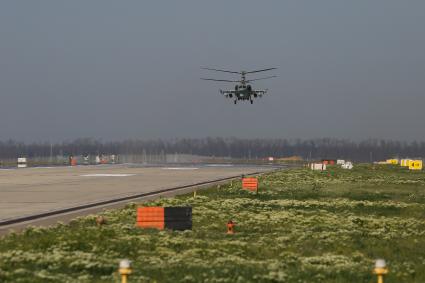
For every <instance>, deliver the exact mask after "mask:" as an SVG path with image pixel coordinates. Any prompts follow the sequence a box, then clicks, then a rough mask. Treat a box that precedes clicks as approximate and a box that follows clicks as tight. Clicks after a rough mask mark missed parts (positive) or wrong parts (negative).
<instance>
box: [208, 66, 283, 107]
mask: <svg viewBox="0 0 425 283" xmlns="http://www.w3.org/2000/svg"><path fill="white" fill-rule="evenodd" d="M201 69H203V70H210V71H216V72H223V73H230V74H239V75H241V79H240V80H217V79H206V78H201V80H205V81H215V82H228V83H238V84H237V85H235V90H221V89H220V93H221V94H223V95H224V96H226V97H228V98H234V103H235V104H236V103H237V102H238V100H249V101H250V102H251V104H253V103H254V101H253V98H257V97H262V96H263V95H264V94H266V93H267V91H268V90H267V89H263V90H262V89H258V90H257V89H252V86H251V85H250V83H251V82H253V81H259V80H265V79H270V78H275V77H276V76H269V77H264V78H258V79H249V80H247V79H246V75H247V74H252V73H259V72H265V71H270V70H275V69H277V68H268V69H262V70H255V71H240V72H237V71H228V70H220V69H213V68H201Z"/></svg>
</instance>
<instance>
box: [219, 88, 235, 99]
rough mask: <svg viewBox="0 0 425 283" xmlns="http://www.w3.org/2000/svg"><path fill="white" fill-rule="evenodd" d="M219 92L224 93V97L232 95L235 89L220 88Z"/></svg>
mask: <svg viewBox="0 0 425 283" xmlns="http://www.w3.org/2000/svg"><path fill="white" fill-rule="evenodd" d="M220 93H221V94H222V95H224V96H225V97H233V96H234V95H235V94H236V91H234V90H221V89H220Z"/></svg>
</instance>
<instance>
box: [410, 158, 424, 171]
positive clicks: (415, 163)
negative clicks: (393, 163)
mask: <svg viewBox="0 0 425 283" xmlns="http://www.w3.org/2000/svg"><path fill="white" fill-rule="evenodd" d="M409 170H422V160H412V161H411V162H410V163H409Z"/></svg>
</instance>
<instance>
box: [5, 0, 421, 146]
mask: <svg viewBox="0 0 425 283" xmlns="http://www.w3.org/2000/svg"><path fill="white" fill-rule="evenodd" d="M424 13H425V1H413V0H412V1H400V0H397V1H392V0H381V1H377V0H376V1H366V0H365V1H361V0H360V1H341V0H335V1H324V0H322V1H315V0H312V1H302V0H294V1H282V0H280V1H246V0H245V1H199V0H197V1H184V0H182V1H105V0H102V1H75V0H74V1H57V0H55V1H53V0H52V1H41V0H40V1H12V0H10V1H1V3H0V139H3V140H4V139H8V138H13V139H18V140H23V141H49V140H53V141H60V140H69V139H73V138H77V137H94V138H101V139H103V140H116V139H124V138H144V139H149V138H173V137H205V136H235V137H247V138H261V137H276V138H280V137H282V138H315V137H328V136H330V137H337V138H351V139H356V140H358V139H364V138H391V139H404V140H412V139H419V140H425V130H424V120H425V113H424V109H425V15H424ZM201 66H210V67H215V68H226V69H234V70H241V69H248V70H249V69H257V68H266V67H278V68H279V69H278V70H277V71H275V72H271V73H270V75H272V74H276V75H278V76H279V77H278V78H276V79H271V80H264V81H259V82H257V83H255V84H254V87H256V88H268V89H269V91H270V92H269V94H268V96H267V97H264V98H263V99H259V100H256V101H255V102H254V104H253V105H250V104H249V103H239V104H238V105H234V104H233V102H232V101H231V100H230V99H225V98H224V97H222V96H221V95H220V94H219V92H218V90H219V88H222V89H223V88H226V86H227V87H229V88H233V87H234V86H233V85H231V84H230V85H229V84H226V83H216V82H208V81H201V80H200V79H199V78H200V77H214V78H222V79H237V78H238V77H237V76H232V75H230V74H229V75H227V74H224V73H223V74H220V73H213V72H207V71H203V70H200V67H201ZM262 75H266V74H260V75H259V76H262ZM254 77H255V76H250V78H254Z"/></svg>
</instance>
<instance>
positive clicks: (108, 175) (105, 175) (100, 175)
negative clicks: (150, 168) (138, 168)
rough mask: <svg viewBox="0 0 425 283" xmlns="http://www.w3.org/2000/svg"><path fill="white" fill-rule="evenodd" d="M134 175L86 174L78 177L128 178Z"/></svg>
mask: <svg viewBox="0 0 425 283" xmlns="http://www.w3.org/2000/svg"><path fill="white" fill-rule="evenodd" d="M134 175H136V174H86V175H80V176H82V177H129V176H134Z"/></svg>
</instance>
